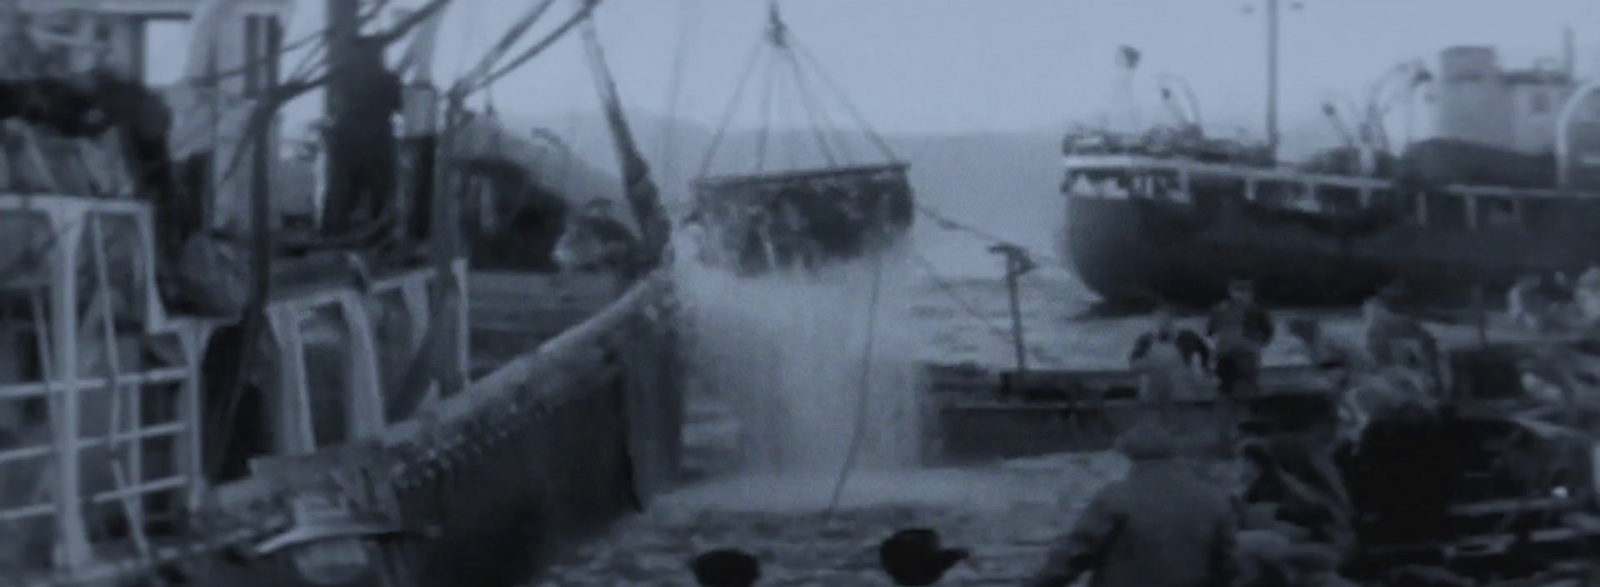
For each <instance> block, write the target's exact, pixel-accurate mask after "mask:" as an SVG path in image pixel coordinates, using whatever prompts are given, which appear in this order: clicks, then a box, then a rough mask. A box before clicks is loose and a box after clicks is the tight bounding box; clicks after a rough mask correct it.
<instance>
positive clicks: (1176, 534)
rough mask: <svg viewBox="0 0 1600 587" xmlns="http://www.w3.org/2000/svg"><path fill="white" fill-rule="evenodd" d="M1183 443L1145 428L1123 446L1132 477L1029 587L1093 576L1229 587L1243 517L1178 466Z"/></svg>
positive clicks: (1107, 493) (1113, 585)
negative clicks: (1240, 522)
mask: <svg viewBox="0 0 1600 587" xmlns="http://www.w3.org/2000/svg"><path fill="white" fill-rule="evenodd" d="M1176 445H1177V441H1176V439H1174V438H1173V436H1172V435H1171V434H1170V433H1168V432H1167V431H1166V430H1165V429H1164V428H1163V427H1161V426H1158V425H1155V424H1154V423H1152V422H1149V421H1146V422H1143V423H1140V424H1139V425H1137V426H1135V427H1134V428H1133V429H1132V430H1129V431H1128V432H1127V433H1125V434H1124V435H1123V436H1122V438H1120V439H1118V441H1117V448H1118V449H1119V450H1120V451H1121V452H1122V453H1123V454H1124V455H1126V456H1127V457H1128V459H1129V460H1131V461H1132V463H1133V465H1132V467H1131V468H1130V469H1129V470H1128V476H1127V477H1126V478H1124V479H1122V480H1120V481H1116V482H1113V483H1111V484H1110V485H1107V486H1106V487H1105V488H1103V489H1101V490H1100V492H1099V493H1096V494H1095V496H1094V498H1093V499H1091V500H1090V502H1089V505H1088V507H1086V508H1085V509H1084V510H1083V511H1082V512H1081V513H1080V514H1079V515H1078V519H1077V521H1076V522H1075V523H1074V525H1073V527H1072V529H1071V531H1069V532H1068V533H1067V534H1066V535H1065V536H1064V537H1062V539H1061V541H1060V542H1059V543H1058V544H1057V545H1056V546H1055V548H1054V549H1052V550H1051V553H1050V557H1049V560H1048V562H1046V564H1045V567H1044V569H1043V570H1041V571H1040V572H1039V573H1038V574H1036V575H1035V576H1034V577H1033V578H1032V579H1031V580H1029V581H1028V582H1027V583H1025V584H1026V585H1029V586H1031V587H1065V586H1066V585H1069V584H1071V583H1072V582H1073V581H1075V580H1077V579H1078V577H1079V576H1081V575H1082V574H1083V573H1085V572H1087V573H1090V574H1091V575H1092V576H1093V580H1092V581H1091V584H1092V585H1096V586H1098V587H1191V586H1195V587H1199V586H1207V587H1209V586H1216V587H1222V586H1224V585H1230V584H1232V582H1233V579H1234V577H1235V576H1236V575H1237V569H1238V560H1237V559H1236V556H1237V554H1236V548H1237V540H1238V514H1237V512H1236V511H1235V510H1234V508H1233V504H1232V501H1231V500H1230V499H1229V498H1228V496H1227V495H1226V493H1225V492H1223V491H1221V490H1220V489H1219V488H1217V487H1215V486H1214V485H1213V484H1211V483H1209V482H1207V481H1205V480H1204V479H1203V478H1201V477H1200V476H1198V475H1195V474H1194V473H1193V472H1192V471H1191V470H1190V469H1188V468H1186V467H1184V466H1183V464H1182V463H1180V462H1178V461H1177V460H1176V453H1177V446H1176Z"/></svg>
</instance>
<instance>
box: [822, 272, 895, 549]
mask: <svg viewBox="0 0 1600 587" xmlns="http://www.w3.org/2000/svg"><path fill="white" fill-rule="evenodd" d="M882 290H883V257H882V256H876V255H875V256H873V258H872V293H871V294H870V297H868V298H867V341H866V348H865V350H863V351H862V353H861V382H860V384H859V385H858V386H857V389H860V390H861V393H858V394H856V421H855V428H854V430H852V431H851V435H850V448H849V449H848V452H846V453H845V455H844V465H843V466H841V467H840V468H839V477H838V479H837V480H835V481H834V483H833V494H832V495H830V496H829V497H828V509H827V510H824V511H825V513H826V515H827V517H828V518H829V519H832V517H833V514H834V512H835V511H837V510H838V509H839V499H840V498H841V497H842V496H843V495H844V486H845V484H846V483H848V482H849V481H850V473H851V472H853V471H854V470H855V467H856V460H857V459H859V458H860V454H861V441H862V439H863V438H865V437H866V432H867V431H866V428H867V410H868V408H870V407H871V406H870V400H871V399H872V352H873V350H874V348H873V347H874V346H875V345H874V343H875V342H876V338H877V336H876V335H877V333H878V297H879V294H881V293H882Z"/></svg>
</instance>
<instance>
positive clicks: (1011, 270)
mask: <svg viewBox="0 0 1600 587" xmlns="http://www.w3.org/2000/svg"><path fill="white" fill-rule="evenodd" d="M1016 265H1017V263H1016V261H1014V260H1013V259H1011V258H1010V257H1007V258H1006V295H1007V296H1009V297H1010V300H1011V345H1012V347H1013V348H1014V349H1015V351H1016V353H1017V373H1026V372H1028V345H1027V342H1026V339H1025V338H1024V337H1023V334H1022V301H1021V300H1020V299H1019V298H1020V296H1019V295H1018V293H1017V277H1018V273H1017V271H1016V269H1017V267H1016Z"/></svg>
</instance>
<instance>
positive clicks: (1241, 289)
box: [1228, 279, 1256, 304]
mask: <svg viewBox="0 0 1600 587" xmlns="http://www.w3.org/2000/svg"><path fill="white" fill-rule="evenodd" d="M1228 299H1230V300H1233V301H1235V302H1239V303H1242V304H1248V303H1253V302H1255V301H1256V284H1255V282H1253V281H1250V280H1248V279H1235V280H1233V281H1230V282H1228Z"/></svg>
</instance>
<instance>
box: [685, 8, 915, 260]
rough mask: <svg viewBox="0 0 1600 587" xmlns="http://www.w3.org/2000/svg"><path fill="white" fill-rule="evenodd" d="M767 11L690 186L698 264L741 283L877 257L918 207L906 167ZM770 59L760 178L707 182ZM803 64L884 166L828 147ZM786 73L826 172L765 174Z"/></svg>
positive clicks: (758, 152)
mask: <svg viewBox="0 0 1600 587" xmlns="http://www.w3.org/2000/svg"><path fill="white" fill-rule="evenodd" d="M769 7H770V10H769V23H768V28H767V31H766V38H765V39H764V42H763V43H761V44H760V45H758V46H757V47H756V50H755V52H754V54H753V55H752V56H751V59H750V62H749V65H748V66H747V67H746V70H745V72H744V75H743V76H742V78H741V79H740V81H739V85H738V86H737V88H736V89H735V90H734V96H733V100H732V104H730V106H729V108H728V111H727V112H726V113H725V114H724V117H723V120H722V124H721V125H720V127H719V128H718V130H717V134H716V136H715V137H714V138H713V140H712V144H711V147H710V148H709V149H708V151H707V153H706V157H705V161H704V163H703V164H702V166H701V169H700V174H699V177H698V179H696V180H695V181H694V183H693V185H692V188H693V191H694V204H693V212H692V214H691V216H690V220H691V222H694V223H696V224H698V225H699V226H700V227H702V228H703V229H704V230H705V235H706V238H705V239H704V241H703V242H702V243H701V260H702V261H703V262H706V263H708V264H711V265H714V266H718V267H722V268H725V269H727V270H730V271H733V272H736V273H739V274H742V275H760V274H764V273H767V272H770V271H774V270H781V269H796V268H797V269H807V270H810V269H816V268H818V267H821V266H824V265H829V264H835V263H842V262H849V261H852V260H856V259H861V258H866V257H870V256H873V255H877V254H880V253H882V252H883V251H885V250H887V249H889V248H890V247H893V246H894V245H895V244H896V243H898V242H900V241H901V240H903V239H904V238H905V235H906V233H907V232H908V231H909V229H910V228H911V222H912V217H913V214H912V212H913V208H914V206H915V204H914V201H913V195H912V189H911V182H910V181H909V180H908V179H907V175H906V172H907V169H908V168H909V165H908V164H907V163H905V162H904V161H902V160H900V159H899V158H897V157H895V155H894V153H893V152H892V151H890V149H889V148H888V145H887V143H885V142H884V141H883V139H882V138H881V137H879V136H878V135H877V134H876V133H874V132H872V130H871V129H870V128H869V127H868V126H867V125H866V124H865V123H864V122H863V121H862V120H861V116H860V115H859V113H858V112H857V111H856V110H855V109H854V108H853V107H852V106H851V105H850V104H849V102H848V100H847V99H845V97H844V95H843V93H842V92H840V91H839V90H838V87H837V85H835V84H833V83H832V80H831V79H830V78H828V76H827V74H826V73H825V72H823V71H822V69H821V67H819V66H818V65H817V62H816V59H815V57H813V56H812V55H811V53H810V52H809V51H807V50H806V49H805V48H804V47H801V46H799V44H798V43H797V42H796V41H795V39H793V38H792V37H791V36H790V35H789V32H788V28H787V26H786V25H785V24H784V23H783V21H782V19H781V18H779V15H778V10H777V5H776V3H775V2H774V3H772V4H770V5H769ZM764 53H766V54H769V55H770V56H771V58H770V59H769V62H770V63H769V67H768V70H769V71H768V74H769V75H768V77H767V79H766V80H765V82H766V96H764V97H763V100H762V102H763V104H762V107H763V110H764V112H763V121H762V124H761V125H760V126H759V127H758V128H759V129H760V131H759V133H758V138H757V144H756V145H755V150H754V153H752V154H753V155H754V159H755V162H754V167H755V169H754V170H752V171H749V172H745V173H734V174H721V175H710V174H709V173H708V171H710V169H711V165H712V163H713V161H714V160H715V157H716V154H717V147H718V146H720V144H721V142H722V138H723V136H724V135H725V134H726V131H727V128H728V123H729V122H730V121H731V120H732V118H733V115H734V114H735V113H736V112H737V111H738V106H739V103H740V102H739V100H740V97H741V95H742V94H743V91H744V89H745V87H746V86H747V85H748V82H749V80H750V78H751V76H752V74H753V73H755V71H756V69H757V66H758V65H760V64H761V63H762V59H761V58H762V57H763V54H764ZM802 60H805V62H806V63H807V65H809V66H810V68H809V69H811V70H812V71H813V72H814V74H815V76H816V77H818V78H820V79H821V80H822V81H823V82H824V84H826V85H827V87H828V89H830V90H832V92H833V93H834V94H835V95H837V97H838V100H839V102H840V104H841V105H842V106H843V107H844V108H845V109H846V111H847V112H848V114H849V115H850V116H851V117H853V118H854V119H855V122H856V124H857V125H858V126H859V127H860V131H861V132H863V133H864V134H865V135H866V136H867V138H868V139H869V140H870V141H871V142H872V143H873V144H874V146H875V147H876V148H877V149H878V150H879V151H880V154H881V159H879V160H878V161H876V162H858V161H853V160H851V157H850V153H849V145H848V144H847V143H845V142H843V141H837V140H830V137H829V130H834V129H831V128H829V127H831V126H832V124H831V119H830V118H829V116H828V114H827V111H826V110H824V109H823V108H822V105H821V104H820V103H818V101H817V100H816V96H815V94H814V93H812V92H810V91H809V88H807V86H806V82H807V79H808V75H807V72H806V71H805V70H806V68H803V67H802V65H801V62H802ZM779 68H787V72H788V73H789V76H788V77H789V79H790V80H791V81H792V83H793V86H794V90H795V92H794V93H795V94H796V95H797V96H796V97H798V98H799V102H800V105H801V106H803V107H804V111H805V114H806V115H807V118H808V119H809V120H808V123H809V127H810V131H811V135H812V136H813V137H814V139H815V140H814V142H815V145H816V147H817V154H818V155H820V156H821V159H822V161H821V164H820V165H812V166H803V167H801V168H799V169H794V170H786V171H767V170H766V163H767V161H766V159H767V155H768V152H767V150H768V146H769V142H770V141H769V139H770V138H771V136H770V127H771V119H770V115H771V110H772V107H773V102H774V98H775V96H774V90H775V89H776V88H775V86H777V85H778V83H779V81H780V78H779V77H778V76H777V75H774V74H777V73H778V71H777V70H778V69H779ZM790 155H791V156H793V155H795V153H790Z"/></svg>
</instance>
